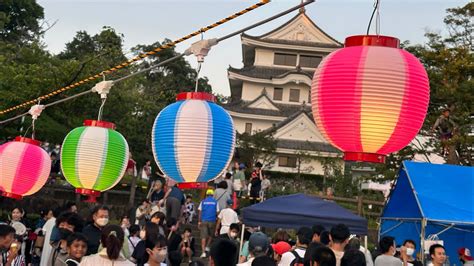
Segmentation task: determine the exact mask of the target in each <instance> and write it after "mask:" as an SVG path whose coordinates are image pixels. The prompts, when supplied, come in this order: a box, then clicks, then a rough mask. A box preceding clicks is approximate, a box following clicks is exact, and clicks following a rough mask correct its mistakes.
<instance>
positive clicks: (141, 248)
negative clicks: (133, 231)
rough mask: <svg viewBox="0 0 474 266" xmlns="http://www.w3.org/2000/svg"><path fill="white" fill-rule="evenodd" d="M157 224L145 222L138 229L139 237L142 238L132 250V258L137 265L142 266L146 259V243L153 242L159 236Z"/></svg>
mask: <svg viewBox="0 0 474 266" xmlns="http://www.w3.org/2000/svg"><path fill="white" fill-rule="evenodd" d="M160 235H161V234H160V232H159V229H158V225H157V224H155V223H152V222H147V223H146V224H145V226H144V228H142V230H141V231H140V238H141V239H142V240H141V241H140V242H138V244H137V245H136V247H135V249H134V250H133V254H132V259H133V260H134V262H135V263H136V264H137V265H138V266H142V265H144V264H145V263H147V261H148V253H147V251H146V249H147V245H150V243H152V242H154V241H155V240H156V239H157V238H158V236H160Z"/></svg>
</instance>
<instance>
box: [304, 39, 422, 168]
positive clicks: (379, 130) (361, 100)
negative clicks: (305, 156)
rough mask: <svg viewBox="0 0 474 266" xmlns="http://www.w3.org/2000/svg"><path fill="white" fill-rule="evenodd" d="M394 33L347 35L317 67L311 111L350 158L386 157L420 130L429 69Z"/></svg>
mask: <svg viewBox="0 0 474 266" xmlns="http://www.w3.org/2000/svg"><path fill="white" fill-rule="evenodd" d="M399 43H400V41H399V40H398V39H396V38H393V37H388V36H376V35H363V36H352V37H348V38H347V39H346V42H345V48H342V49H339V50H337V51H335V52H333V53H331V54H329V55H328V56H327V57H326V58H324V60H323V61H322V62H321V64H320V65H319V67H318V68H317V69H316V72H315V73H314V78H313V83H312V86H311V100H312V109H313V116H314V119H315V121H316V124H317V126H318V128H319V130H320V131H321V133H322V134H323V135H324V136H325V138H326V139H327V140H328V141H329V142H330V143H331V144H332V145H334V146H335V147H337V148H339V149H340V150H342V151H344V159H345V160H351V161H368V162H384V160H385V156H386V155H387V154H389V153H391V152H396V151H398V150H400V149H402V148H403V147H405V146H406V145H408V144H409V143H410V141H411V140H412V139H413V138H414V137H415V136H416V134H417V133H418V131H419V130H420V128H421V126H422V124H423V120H424V118H425V115H426V110H427V108H428V102H429V80H428V75H427V74H426V71H425V69H424V67H423V65H422V64H421V63H420V61H419V60H418V59H417V58H416V57H415V56H413V55H412V54H410V53H408V52H407V51H405V50H402V49H400V48H399Z"/></svg>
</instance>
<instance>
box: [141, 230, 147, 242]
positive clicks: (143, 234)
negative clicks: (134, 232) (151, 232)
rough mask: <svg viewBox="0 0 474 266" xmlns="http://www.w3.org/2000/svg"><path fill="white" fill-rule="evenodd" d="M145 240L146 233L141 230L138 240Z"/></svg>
mask: <svg viewBox="0 0 474 266" xmlns="http://www.w3.org/2000/svg"><path fill="white" fill-rule="evenodd" d="M145 238H146V231H145V230H141V231H140V239H142V240H145Z"/></svg>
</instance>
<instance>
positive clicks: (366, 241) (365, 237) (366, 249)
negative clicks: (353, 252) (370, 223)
mask: <svg viewBox="0 0 474 266" xmlns="http://www.w3.org/2000/svg"><path fill="white" fill-rule="evenodd" d="M367 238H368V237H367V236H364V246H365V254H367V252H368V250H369V247H368V240H367Z"/></svg>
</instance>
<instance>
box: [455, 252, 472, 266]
mask: <svg viewBox="0 0 474 266" xmlns="http://www.w3.org/2000/svg"><path fill="white" fill-rule="evenodd" d="M458 255H459V260H460V261H461V263H462V264H463V265H474V258H472V256H471V251H470V250H469V249H468V248H460V249H458Z"/></svg>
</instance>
